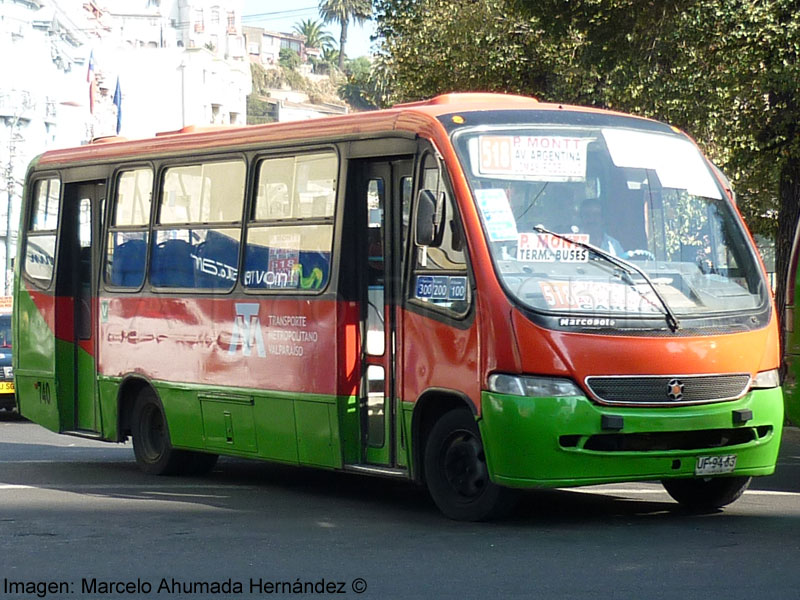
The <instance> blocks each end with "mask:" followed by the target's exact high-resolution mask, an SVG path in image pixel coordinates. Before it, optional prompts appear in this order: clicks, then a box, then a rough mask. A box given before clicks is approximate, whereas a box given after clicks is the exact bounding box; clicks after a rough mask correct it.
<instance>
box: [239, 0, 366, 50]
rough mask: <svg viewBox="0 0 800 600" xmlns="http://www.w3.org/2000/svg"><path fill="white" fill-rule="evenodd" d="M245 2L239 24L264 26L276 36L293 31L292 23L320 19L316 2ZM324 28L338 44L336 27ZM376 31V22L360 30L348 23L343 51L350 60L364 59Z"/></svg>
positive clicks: (256, 0)
mask: <svg viewBox="0 0 800 600" xmlns="http://www.w3.org/2000/svg"><path fill="white" fill-rule="evenodd" d="M295 3H296V4H295V5H294V6H293V7H292V8H286V6H287V5H289V6H292V4H293V3H292V2H285V1H283V0H244V1H243V5H244V6H243V10H244V12H243V15H242V24H243V25H248V26H251V27H263V28H264V29H269V30H271V31H277V32H279V33H292V32H294V26H295V24H297V23H299V22H300V21H304V20H306V19H314V20H317V21H319V20H321V19H320V16H319V2H318V1H316V0H295ZM326 29H327V30H328V31H329V32H330V34H331V35H332V36H333V37H334V39H335V40H336V42H337V43H338V42H339V34H340V30H339V26H338V25H336V24H335V23H332V24H330V25H326ZM374 31H375V22H374V21H370V22H367V23H366V24H365V25H364V26H363V27H362V26H359V25H354V24H353V23H351V24H350V25H349V26H348V28H347V43H346V45H345V52H346V53H347V56H348V57H349V58H357V57H359V56H367V55H369V54H370V46H371V42H370V40H369V38H370V36H371V35H372V34H373V33H374Z"/></svg>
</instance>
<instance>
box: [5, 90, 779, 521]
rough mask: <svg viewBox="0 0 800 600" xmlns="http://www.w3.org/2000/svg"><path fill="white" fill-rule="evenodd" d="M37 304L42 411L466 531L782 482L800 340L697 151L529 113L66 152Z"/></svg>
mask: <svg viewBox="0 0 800 600" xmlns="http://www.w3.org/2000/svg"><path fill="white" fill-rule="evenodd" d="M20 231H21V235H20V241H19V256H18V260H17V261H16V266H17V272H16V276H15V288H14V294H15V298H14V335H15V346H14V348H15V354H14V365H13V366H14V376H15V381H16V390H17V394H18V402H19V409H20V411H21V413H22V414H23V415H24V416H25V417H27V418H28V419H31V420H33V421H35V422H37V423H39V424H41V425H43V426H44V427H46V428H48V429H50V430H52V431H55V432H60V433H63V434H68V435H76V436H84V437H89V438H94V439H98V440H106V441H109V442H122V441H125V440H126V439H128V438H132V440H133V449H134V453H135V457H136V460H137V462H138V463H139V465H140V466H141V467H142V468H143V469H144V470H145V471H146V472H148V473H153V474H178V473H195V474H197V473H202V472H203V471H208V470H209V469H211V468H212V467H213V466H214V464H215V461H216V459H217V457H218V456H219V455H226V456H237V457H251V458H254V459H264V460H270V461H277V462H281V463H288V464H297V465H308V466H314V467H320V468H325V469H335V470H342V471H349V472H356V473H364V474H374V475H381V476H388V477H398V478H406V479H409V480H412V481H414V482H418V483H420V484H424V485H426V486H427V488H428V490H429V492H430V494H431V496H432V498H433V500H434V501H435V503H436V504H437V505H438V507H439V508H440V509H441V510H442V512H443V513H444V514H445V515H447V516H448V517H451V518H453V519H463V520H477V519H485V518H489V517H491V516H492V515H495V514H497V513H498V512H499V511H501V510H502V509H503V508H505V507H507V506H508V505H509V498H510V497H511V496H512V495H513V494H512V493H511V492H512V491H514V490H515V489H520V488H538V487H567V486H580V485H588V484H600V483H609V482H623V481H645V480H650V481H660V482H662V483H663V485H664V487H665V488H666V490H667V491H668V492H669V494H670V495H671V496H672V497H673V498H675V499H676V500H677V501H678V502H680V503H682V504H684V505H686V506H691V507H696V508H703V509H707V508H713V507H720V506H724V505H726V504H728V503H730V502H732V501H734V500H735V499H737V498H738V497H739V496H740V495H741V494H742V493H743V492H744V490H745V489H746V488H747V486H748V484H749V482H750V479H751V477H753V476H761V475H768V474H770V473H772V472H773V470H774V468H775V462H776V457H777V454H778V447H779V444H780V439H781V425H782V422H783V399H782V392H781V388H780V387H779V381H778V367H779V360H780V355H779V354H780V353H779V341H778V339H779V336H778V325H777V320H776V315H775V310H774V307H773V302H772V297H771V293H770V289H769V287H768V285H767V282H766V278H765V274H764V270H763V266H762V264H761V262H760V259H759V257H758V254H757V252H756V250H755V247H754V245H753V243H752V241H751V238H750V236H749V234H748V232H747V229H746V227H745V225H744V223H743V222H742V219H741V217H740V215H739V214H738V212H737V210H736V207H735V206H734V204H733V203H732V202H731V199H730V198H729V197H728V195H727V193H726V191H725V189H724V187H723V185H722V184H721V182H720V181H719V178H718V176H717V175H716V174H715V172H714V170H713V169H712V167H711V165H710V163H709V162H708V161H707V160H706V159H705V158H704V157H703V155H702V154H701V152H700V151H699V150H698V148H697V146H696V144H695V143H694V142H693V141H692V140H691V139H689V138H688V137H687V136H686V135H685V134H683V133H681V132H680V131H679V130H677V129H674V128H672V127H670V126H668V125H665V124H662V123H659V122H656V121H652V120H646V119H642V118H636V117H632V116H628V115H624V114H619V113H613V112H608V111H602V110H596V109H587V108H580V107H573V106H566V105H558V104H545V103H540V102H537V101H536V100H534V99H532V98H526V97H519V96H510V95H493V94H450V95H443V96H438V97H436V98H433V99H431V100H428V101H424V102H418V103H411V104H404V105H397V106H395V107H393V108H391V109H387V110H381V111H375V112H369V113H360V114H351V115H345V116H340V117H332V118H325V119H320V120H317V121H314V122H302V123H278V124H268V125H258V126H251V127H240V128H228V129H217V130H207V131H199V130H194V131H183V132H174V133H171V134H166V135H161V136H157V137H156V138H154V139H147V140H131V141H127V140H122V139H109V140H105V141H104V143H93V144H88V145H86V146H83V147H80V148H74V149H67V150H57V151H51V152H47V153H45V154H43V155H41V156H39V157H38V158H37V159H35V160H34V161H33V163H32V164H31V166H30V168H29V170H28V173H27V180H26V187H25V196H24V205H23V210H22V221H21V227H20Z"/></svg>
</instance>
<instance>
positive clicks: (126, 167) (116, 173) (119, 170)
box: [101, 161, 158, 294]
mask: <svg viewBox="0 0 800 600" xmlns="http://www.w3.org/2000/svg"><path fill="white" fill-rule="evenodd" d="M141 169H150V172H151V173H152V175H153V181H152V183H151V184H150V213H149V214H148V216H147V223H145V224H144V225H123V226H117V225H116V224H115V223H116V219H117V205H118V202H117V199H118V191H119V181H120V178H121V177H122V175H123V174H124V173H129V172H132V171H137V170H141ZM111 181H112V185H111V190H110V193H109V194H108V196H109V199H108V200H107V201H106V204H107V205H108V204H109V202H110V203H111V204H110V206H107V210H106V213H107V216H106V227H105V231H104V232H103V236H102V240H103V242H102V244H103V246H102V250H101V252H102V253H103V260H102V267H101V273H102V280H103V288H104V289H106V290H109V291H114V292H121V293H129V294H132V293H136V292H139V291H141V290H142V289H143V288H144V286H145V285H147V283H148V276H149V272H150V244H151V243H152V231H153V230H152V222H153V210H154V207H155V204H156V192H157V189H158V186H157V182H158V167H157V165H156V164H155V163H154V162H153V161H147V162H136V163H126V164H121V165H117V166H116V167H115V168H114V170H113V172H112V173H111ZM117 232H130V233H138V232H144V233H146V234H147V241H146V245H145V256H144V273H143V275H142V281H141V282H140V283H139V285H138V286H136V287H132V286H122V285H114V284H113V283H111V281H110V280H109V278H108V277H107V276H106V275H107V274H108V266H109V264H108V256H109V253H108V248H109V245H108V243H109V239H110V237H111V236H112V235H113V234H114V233H117Z"/></svg>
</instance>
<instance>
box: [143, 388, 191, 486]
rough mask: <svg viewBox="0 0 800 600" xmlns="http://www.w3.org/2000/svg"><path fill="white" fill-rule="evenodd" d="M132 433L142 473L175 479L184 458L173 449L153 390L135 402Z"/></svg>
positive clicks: (184, 462)
mask: <svg viewBox="0 0 800 600" xmlns="http://www.w3.org/2000/svg"><path fill="white" fill-rule="evenodd" d="M131 433H132V435H133V453H134V455H135V456H136V462H137V463H138V465H139V467H140V468H141V469H142V470H143V471H144V472H145V473H149V474H151V475H174V474H176V473H179V472H181V471H183V469H184V468H185V465H186V456H185V454H184V453H183V452H182V451H180V450H175V449H174V448H173V447H172V443H171V442H170V439H169V429H168V428H167V419H166V417H165V416H164V409H163V407H162V406H161V402H160V401H159V399H158V397H157V396H156V394H155V392H154V391H153V390H152V389H149V388H147V389H145V390H142V391H141V392H140V393H139V396H138V397H137V398H136V404H134V407H133V420H132V423H131Z"/></svg>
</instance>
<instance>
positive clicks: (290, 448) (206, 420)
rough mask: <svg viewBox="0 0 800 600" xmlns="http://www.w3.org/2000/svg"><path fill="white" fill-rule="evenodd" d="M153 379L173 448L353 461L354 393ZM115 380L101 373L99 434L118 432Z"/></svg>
mask: <svg viewBox="0 0 800 600" xmlns="http://www.w3.org/2000/svg"><path fill="white" fill-rule="evenodd" d="M152 383H153V387H154V388H155V390H156V391H157V392H158V396H159V398H160V399H161V404H162V406H163V407H164V413H165V415H166V418H167V424H168V427H169V434H170V439H171V441H172V445H173V446H175V447H176V448H183V449H189V450H204V451H208V452H213V453H217V454H226V455H234V456H244V457H251V458H263V459H269V460H274V461H279V462H285V463H294V464H304V465H313V466H319V467H331V468H341V467H342V465H343V464H345V463H350V462H357V460H358V456H359V446H358V444H359V435H358V431H359V420H358V419H359V417H358V410H357V407H358V403H357V399H356V398H350V397H339V396H327V395H322V394H303V395H299V394H296V393H289V392H280V391H265V390H253V389H248V388H224V389H222V388H218V389H209V388H208V387H207V386H200V385H192V384H176V383H165V382H157V381H156V382H152ZM119 384H120V380H119V379H117V378H106V377H101V378H100V386H99V387H100V396H101V399H102V400H101V406H102V413H103V416H104V423H103V424H104V427H103V437H104V438H106V439H117V437H118V435H117V430H116V414H117V394H118V390H119ZM112 415H113V416H112Z"/></svg>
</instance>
